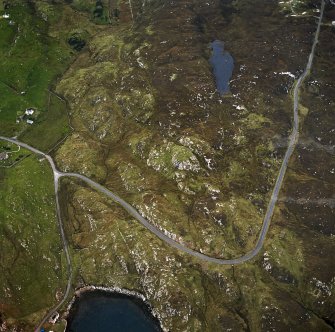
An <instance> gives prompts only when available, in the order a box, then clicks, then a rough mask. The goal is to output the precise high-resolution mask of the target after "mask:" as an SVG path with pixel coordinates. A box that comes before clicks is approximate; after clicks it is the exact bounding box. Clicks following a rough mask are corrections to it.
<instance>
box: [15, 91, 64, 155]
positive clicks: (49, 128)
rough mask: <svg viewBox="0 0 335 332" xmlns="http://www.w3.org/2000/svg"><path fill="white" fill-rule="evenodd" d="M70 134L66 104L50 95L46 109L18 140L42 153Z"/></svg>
mask: <svg viewBox="0 0 335 332" xmlns="http://www.w3.org/2000/svg"><path fill="white" fill-rule="evenodd" d="M69 132H70V127H69V122H68V115H67V110H66V103H65V102H64V101H63V100H61V99H59V98H58V97H57V96H55V95H54V94H52V93H50V99H49V103H48V109H47V111H46V112H43V113H42V114H41V115H40V116H39V117H38V118H37V121H36V122H35V123H34V125H33V126H29V127H28V128H27V129H26V130H25V132H24V133H23V134H22V135H21V136H20V139H21V140H22V141H24V142H26V143H28V144H30V145H32V146H35V147H37V148H38V149H40V150H42V151H46V152H47V151H48V149H50V148H51V147H53V146H54V145H55V144H56V143H57V142H59V141H60V140H61V139H62V138H63V137H64V136H66V135H67V134H68V133H69Z"/></svg>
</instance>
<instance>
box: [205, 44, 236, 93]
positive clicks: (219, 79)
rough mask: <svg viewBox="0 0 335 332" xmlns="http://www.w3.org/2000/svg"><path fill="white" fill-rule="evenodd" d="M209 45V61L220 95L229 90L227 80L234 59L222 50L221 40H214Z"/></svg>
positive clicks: (229, 76)
mask: <svg viewBox="0 0 335 332" xmlns="http://www.w3.org/2000/svg"><path fill="white" fill-rule="evenodd" d="M211 47H212V50H213V52H212V56H211V58H210V60H209V61H210V64H211V65H212V68H213V73H214V76H215V81H216V88H217V90H218V92H219V93H220V95H223V94H225V93H227V92H229V81H230V78H231V75H232V73H233V69H234V59H233V57H232V56H231V55H230V54H229V53H228V52H227V51H225V50H224V43H223V42H222V41H220V40H215V41H214V42H212V43H211Z"/></svg>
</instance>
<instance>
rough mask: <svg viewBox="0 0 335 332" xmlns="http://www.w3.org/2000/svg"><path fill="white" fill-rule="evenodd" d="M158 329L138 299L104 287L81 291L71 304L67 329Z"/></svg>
mask: <svg viewBox="0 0 335 332" xmlns="http://www.w3.org/2000/svg"><path fill="white" fill-rule="evenodd" d="M125 331H127V332H158V331H159V332H160V331H161V328H160V326H159V322H158V321H157V319H156V318H154V317H153V316H152V314H151V313H150V311H149V308H148V307H147V305H146V304H145V303H144V302H143V301H142V300H140V299H137V298H135V297H129V296H127V295H123V294H114V293H113V294H109V293H106V292H103V291H93V292H86V293H83V294H82V295H81V296H80V297H79V298H78V299H76V301H75V303H74V305H73V306H72V308H71V311H70V314H69V318H68V325H67V328H66V332H125Z"/></svg>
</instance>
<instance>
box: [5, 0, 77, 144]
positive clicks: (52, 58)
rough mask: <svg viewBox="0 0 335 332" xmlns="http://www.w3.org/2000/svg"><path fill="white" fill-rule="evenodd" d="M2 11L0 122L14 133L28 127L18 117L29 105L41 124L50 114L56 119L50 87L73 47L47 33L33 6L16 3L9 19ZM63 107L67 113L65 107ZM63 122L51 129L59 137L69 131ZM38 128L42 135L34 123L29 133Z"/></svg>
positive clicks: (64, 65)
mask: <svg viewBox="0 0 335 332" xmlns="http://www.w3.org/2000/svg"><path fill="white" fill-rule="evenodd" d="M3 13H4V11H1V12H0V14H1V19H0V34H1V37H2V38H1V40H0V61H1V64H2V65H1V67H0V93H1V96H2V98H1V101H0V110H1V111H0V122H1V134H3V135H8V136H13V135H17V134H19V133H21V132H24V131H25V130H26V129H27V127H28V125H27V124H26V123H25V121H24V120H23V121H21V122H20V123H16V120H17V119H18V117H19V116H20V115H22V114H23V113H24V111H25V109H26V108H28V107H32V108H35V109H36V112H35V115H34V117H36V115H39V117H40V119H38V121H37V122H38V123H41V122H46V121H48V118H49V117H50V121H49V123H51V122H52V121H53V120H54V117H55V112H54V111H53V110H52V108H53V105H51V107H50V108H51V111H50V110H49V112H47V110H48V101H49V92H48V88H49V87H50V85H51V83H52V82H53V81H54V80H55V79H56V77H57V76H59V75H60V74H61V73H62V72H63V71H64V70H65V69H66V67H67V66H68V64H69V62H70V59H71V49H70V47H67V46H66V44H64V43H60V42H59V41H58V40H56V39H55V38H51V37H50V36H49V35H48V24H47V22H45V21H44V20H43V19H42V18H41V17H39V15H37V14H36V12H35V8H34V7H33V6H32V5H29V4H28V3H26V2H24V1H22V2H16V3H15V5H12V6H11V7H10V8H9V9H7V10H6V13H7V14H8V15H9V17H8V18H3V17H2V15H3ZM54 103H55V102H54ZM60 110H63V111H64V113H65V110H64V107H63V106H62V107H61V108H60ZM60 110H57V112H59V111H60ZM58 115H59V114H58ZM58 115H57V116H58ZM34 120H35V119H34ZM36 120H37V119H36ZM64 123H65V122H62V121H58V123H57V130H55V128H53V129H52V130H51V132H52V133H55V131H56V136H57V139H58V137H59V136H60V135H63V134H64V131H66V127H65V128H64V127H63V125H64ZM58 125H59V127H58ZM54 127H56V126H55V125H54ZM35 129H36V134H35V135H36V136H37V135H39V134H40V132H41V128H40V126H34V125H33V126H32V127H31V128H29V134H27V135H30V136H32V135H34V134H32V132H33V131H34V130H35ZM41 139H45V137H41ZM57 139H56V141H57ZM53 142H54V140H53V141H52V142H51V143H53ZM44 145H45V146H46V145H48V144H47V142H45V143H44ZM49 145H50V144H49Z"/></svg>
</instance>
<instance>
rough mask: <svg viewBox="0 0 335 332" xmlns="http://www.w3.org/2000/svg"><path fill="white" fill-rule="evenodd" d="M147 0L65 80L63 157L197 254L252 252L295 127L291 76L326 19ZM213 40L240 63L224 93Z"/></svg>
mask: <svg viewBox="0 0 335 332" xmlns="http://www.w3.org/2000/svg"><path fill="white" fill-rule="evenodd" d="M140 4H141V2H138V1H135V2H134V3H133V15H134V17H135V21H134V22H132V21H131V20H130V18H129V20H130V22H129V23H123V24H120V25H118V26H108V27H106V28H105V29H103V30H102V31H101V32H99V33H97V34H96V35H95V36H94V37H93V38H92V39H91V40H90V41H89V43H88V45H87V49H86V50H85V51H83V52H82V53H81V54H80V56H79V57H78V58H77V60H76V61H75V62H74V64H73V65H72V66H71V68H70V69H69V70H68V71H67V72H66V74H65V75H64V76H63V78H62V79H61V81H60V82H59V84H58V85H57V92H58V93H60V94H62V95H64V96H65V98H66V99H67V100H68V102H69V105H70V108H71V118H72V123H73V126H74V128H75V132H74V133H73V135H71V136H70V137H69V139H68V140H67V141H66V142H65V144H64V145H63V146H62V147H61V148H60V149H59V151H58V152H57V154H56V160H57V162H58V165H59V167H60V168H61V169H63V170H72V171H77V172H81V173H83V174H86V175H88V176H91V177H94V178H96V179H97V180H98V181H100V182H103V183H104V184H105V185H106V186H107V187H109V188H113V190H115V191H116V192H118V193H119V194H120V195H121V196H122V197H124V198H126V199H127V200H129V201H130V202H131V203H132V204H134V205H135V206H136V207H137V208H138V210H139V211H140V212H141V213H142V214H143V215H145V216H146V217H147V218H148V219H149V220H150V221H151V222H152V223H154V224H156V225H157V226H158V227H160V228H162V229H164V230H166V231H167V232H168V233H169V234H170V235H171V236H172V237H175V238H178V240H179V241H182V242H184V243H185V244H187V245H188V246H190V247H193V248H195V249H196V250H201V251H202V252H206V253H208V254H211V255H214V256H217V257H226V258H230V257H233V256H238V255H242V254H243V253H245V252H246V251H248V250H250V249H251V248H252V247H253V246H254V244H255V240H256V238H257V236H258V233H259V230H260V227H261V224H262V218H263V216H264V212H265V208H266V206H267V201H268V198H269V194H270V192H271V189H272V187H273V184H274V181H275V177H276V175H277V171H278V169H279V166H280V161H281V156H282V154H283V152H284V151H285V142H286V140H287V137H288V135H289V133H290V128H291V117H292V98H291V95H290V93H289V92H290V89H291V87H292V84H293V82H294V79H293V78H292V77H290V76H289V75H287V73H291V74H292V75H296V76H298V75H299V74H300V73H301V72H302V71H303V69H304V66H305V65H306V61H307V56H308V54H309V52H310V47H311V42H312V38H313V31H314V30H315V18H313V17H306V18H295V17H291V16H285V12H284V11H283V9H282V7H280V6H279V5H278V4H277V3H274V2H267V3H266V4H264V3H263V2H260V3H254V2H253V3H251V2H248V1H242V2H238V3H236V4H234V3H230V2H229V1H226V2H224V1H223V2H220V1H210V2H208V3H199V2H198V1H178V2H169V1H168V2H164V3H162V2H159V1H155V2H153V3H151V4H150V5H149V4H146V3H143V4H142V5H141V6H140ZM310 6H311V7H312V9H313V5H310ZM312 9H309V8H304V10H307V11H308V10H310V12H311V13H313V12H312ZM121 15H122V13H121ZM131 24H132V26H131ZM213 39H220V40H223V41H224V42H225V49H226V50H228V51H229V52H230V53H231V54H232V55H233V57H234V59H235V69H234V73H233V77H232V82H231V93H229V94H228V95H226V96H223V97H221V96H219V95H218V94H217V93H216V92H215V85H214V84H215V83H214V79H213V76H212V73H211V68H210V65H209V62H208V58H209V56H210V48H209V43H210V42H211V41H212V40H213ZM278 142H279V143H280V144H278ZM283 145H284V146H283Z"/></svg>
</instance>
